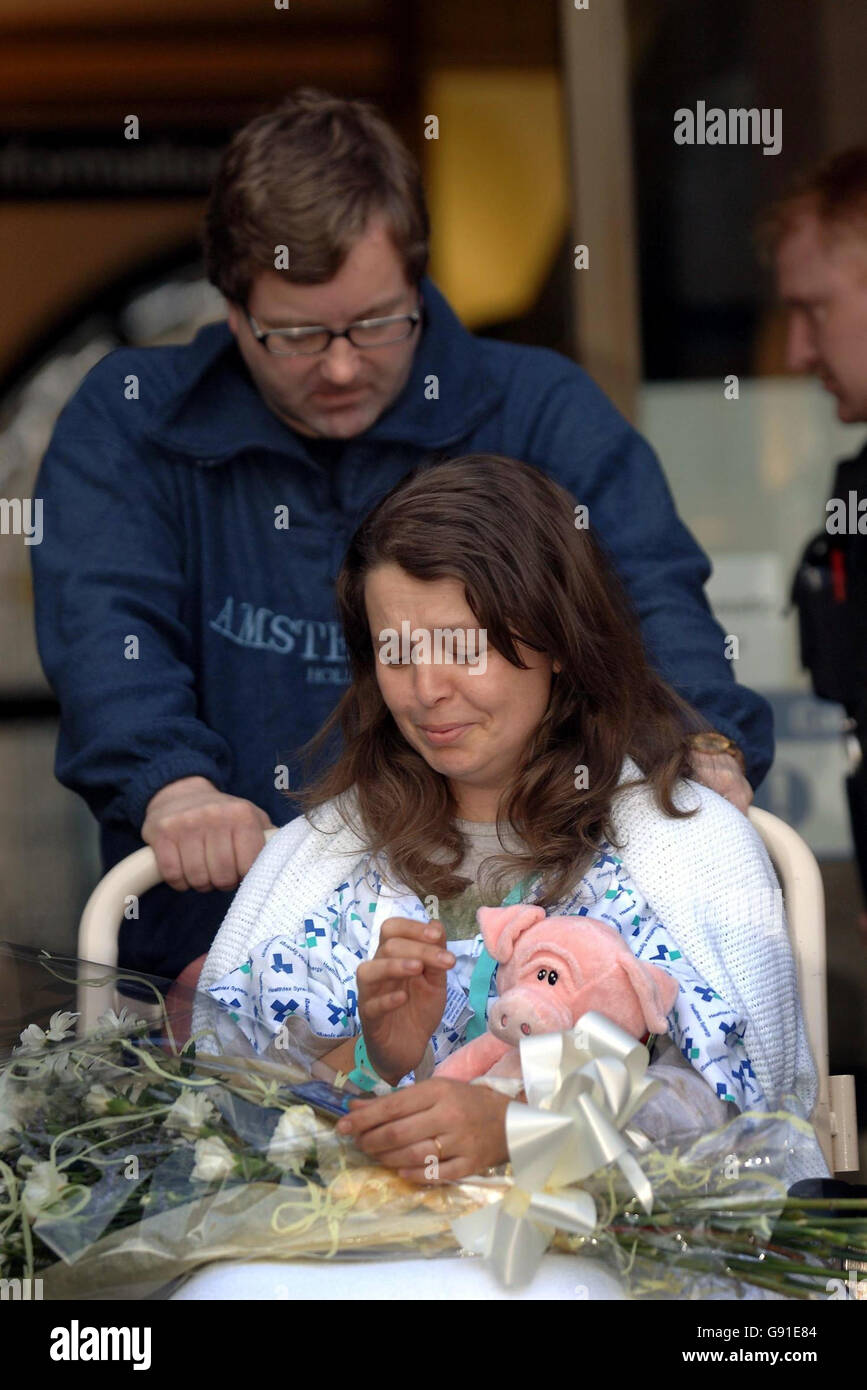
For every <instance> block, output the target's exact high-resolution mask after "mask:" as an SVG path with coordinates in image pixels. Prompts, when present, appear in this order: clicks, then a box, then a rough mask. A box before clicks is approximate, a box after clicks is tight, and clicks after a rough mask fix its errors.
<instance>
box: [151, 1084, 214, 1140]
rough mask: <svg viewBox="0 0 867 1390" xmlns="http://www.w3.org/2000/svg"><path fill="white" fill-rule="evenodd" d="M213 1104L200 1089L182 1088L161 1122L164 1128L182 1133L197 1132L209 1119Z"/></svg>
mask: <svg viewBox="0 0 867 1390" xmlns="http://www.w3.org/2000/svg"><path fill="white" fill-rule="evenodd" d="M213 1114H214V1106H213V1104H212V1103H211V1101H209V1100H208V1098H207V1096H203V1095H202V1094H201V1092H200V1091H189V1090H186V1089H185V1090H183V1091H181V1094H180V1095H179V1096H178V1098H177V1100H176V1101H175V1103H174V1105H173V1106H172V1108H171V1110H170V1111H169V1113H168V1114H167V1115H166V1118H165V1119H164V1120H163V1124H164V1125H165V1127H166V1129H177V1130H180V1132H181V1134H184V1135H187V1136H189V1135H195V1134H198V1133H199V1131H200V1130H201V1129H203V1128H204V1126H205V1125H206V1124H208V1122H209V1121H210V1118H211V1116H212V1115H213Z"/></svg>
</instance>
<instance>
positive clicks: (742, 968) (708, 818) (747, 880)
mask: <svg viewBox="0 0 867 1390" xmlns="http://www.w3.org/2000/svg"><path fill="white" fill-rule="evenodd" d="M640 776H641V774H640V772H639V770H638V768H637V767H636V766H635V764H634V763H632V762H631V761H630V760H629V759H627V760H626V762H625V763H624V768H623V773H622V777H621V781H622V782H623V781H627V780H629V781H631V780H632V779H635V778H638V777H640ZM675 802H676V804H677V806H678V807H679V808H680V809H690V808H692V807H697V808H698V810H697V812H696V814H695V815H693V816H691V817H689V818H688V819H684V820H676V819H673V818H672V817H669V816H665V815H664V814H663V813H662V812H661V811H660V810H659V808H658V806H657V805H656V802H655V799H654V796H653V792H652V789H651V788H650V787H649V786H647V785H646V784H644V783H642V784H640V785H638V786H633V787H629V786H627V787H623V788H622V789H621V790H620V791H619V792H618V793H617V795H616V796H615V798H614V803H613V809H612V816H611V822H612V828H613V831H614V839H615V841H616V842H617V845H618V846H619V849H618V851H617V852H618V853H619V854H620V855H621V857H622V859H623V863H624V866H625V868H626V870H627V872H628V873H629V875H630V876H631V878H632V880H633V882H634V884H635V886H636V888H637V889H638V891H639V892H640V893H641V894H642V895H643V896H644V897H645V899H646V900H647V902H648V903H649V905H650V906H651V907H652V908H653V910H654V911H655V912H656V914H657V915H658V917H659V918H660V920H661V921H662V922H663V923H664V924H665V926H666V927H667V928H668V930H669V931H670V932H671V934H672V936H673V937H674V938H675V940H676V942H677V945H678V948H679V950H681V951H682V952H683V954H684V955H685V956H686V958H687V959H688V960H689V962H690V963H691V964H692V965H693V967H694V968H695V969H696V970H697V971H698V972H699V973H700V974H701V975H703V976H704V978H705V979H706V980H707V981H708V983H709V984H710V985H711V986H712V987H713V988H714V989H715V990H716V991H717V993H718V994H720V995H722V997H723V998H724V999H725V1000H726V1001H727V1002H728V1003H729V1004H731V1005H732V1007H733V1008H734V1009H735V1010H736V1011H740V1012H741V1013H742V1016H743V1017H745V1018H747V1019H748V1020H749V1025H748V1037H747V1046H748V1049H749V1056H750V1059H751V1061H752V1064H753V1067H754V1069H755V1073H756V1077H757V1079H758V1082H759V1084H760V1085H761V1087H762V1089H763V1091H764V1093H765V1096H766V1098H767V1099H768V1101H769V1103H771V1104H774V1103H775V1102H776V1101H777V1099H778V1098H779V1097H781V1096H784V1095H787V1094H794V1095H795V1096H797V1098H798V1100H799V1101H800V1103H801V1105H802V1106H803V1110H804V1113H805V1114H806V1115H809V1114H811V1113H812V1110H813V1106H814V1104H815V1100H816V1091H817V1080H816V1072H815V1067H814V1065H813V1060H812V1057H811V1055H810V1049H809V1045H808V1042H807V1036H806V1032H805V1029H804V1023H803V1018H802V1015H801V1008H800V1001H799V998H798V992H797V975H796V970H795V963H794V958H793V956H792V951H791V947H790V944H789V938H788V933H787V930H786V925H785V917H784V912H783V904H782V893H781V891H780V888H779V885H778V883H777V879H776V876H775V874H774V870H773V867H772V865H771V861H770V859H769V858H768V855H767V852H766V850H765V847H764V845H763V844H762V841H761V839H760V837H759V836H758V834H757V833H756V831H755V830H754V829H753V827H752V826H751V824H750V823H749V821H748V820H747V818H746V817H745V816H744V815H742V814H741V812H740V811H738V810H737V809H736V808H735V807H734V806H732V805H731V804H730V803H729V802H728V801H725V800H724V799H723V798H722V797H721V796H718V795H717V793H716V792H713V791H711V790H710V789H709V788H707V787H704V786H702V785H701V784H699V783H697V782H681V783H679V784H678V788H677V791H676V795H675ZM344 804H345V807H346V809H347V811H348V813H349V815H350V818H352V814H353V812H354V811H355V800H354V797H353V796H352V794H351V793H348V794H347V795H346V798H345V802H344ZM312 819H313V821H315V825H314V824H313V823H311V821H310V820H308V819H307V818H305V817H303V816H299V817H298V818H297V819H295V820H293V821H290V823H289V824H288V825H285V826H284V827H283V828H282V829H281V830H280V831H278V833H277V834H276V835H274V836H272V838H271V839H270V840H269V841H268V843H267V844H266V846H265V848H264V849H263V850H262V853H261V854H260V855H259V856H258V858H257V859H256V861H255V863H254V864H253V865H252V867H251V869H250V871H249V873H248V874H247V875H246V877H245V878H244V881H243V882H242V884H241V886H240V888H239V889H238V892H237V893H236V895H235V898H234V900H233V902H232V905H231V907H230V908H229V911H228V913H227V915H226V917H225V919H224V921H223V923H222V925H221V926H220V929H219V931H218V933H217V936H216V937H215V939H214V942H213V945H212V946H211V949H210V952H209V953H208V957H207V959H206V961H205V964H204V968H203V970H202V974H201V977H200V981H199V989H200V990H206V989H208V988H209V986H211V985H212V984H214V983H215V982H216V981H217V980H219V979H220V978H221V977H222V976H223V975H225V974H226V973H227V972H228V971H230V970H232V969H234V968H235V966H237V965H240V964H241V963H242V962H243V961H245V960H246V959H247V957H248V955H249V954H250V950H251V948H252V947H253V946H254V945H256V944H257V943H258V942H261V941H267V940H268V939H269V938H270V937H273V936H277V935H281V934H286V933H292V932H294V931H295V930H297V929H299V928H301V927H302V926H303V923H304V919H305V918H306V917H309V916H310V915H311V913H312V912H313V911H315V910H318V909H321V908H322V905H323V903H324V902H325V900H326V899H327V898H328V896H329V895H330V894H331V893H332V892H333V890H334V889H335V888H336V887H337V885H338V884H339V883H341V882H342V881H343V880H344V879H345V878H347V877H348V876H349V873H350V871H351V870H352V869H353V867H354V866H355V865H356V864H357V863H358V861H359V860H360V859H361V858H362V856H363V855H364V854H365V853H366V852H367V847H366V845H365V843H364V841H363V839H361V838H359V836H358V835H357V834H356V833H355V831H354V830H353V829H352V828H351V827H350V826H349V825H347V824H346V822H345V820H344V819H343V817H342V816H341V814H340V810H339V805H338V801H337V800H334V801H330V802H327V803H325V805H323V806H321V807H319V808H318V809H317V810H316V811H315V812H314V813H313V818H312ZM407 891H408V890H406V889H401V890H399V891H396V892H395V893H394V896H398V895H399V892H402V893H406V892H407ZM390 896H391V894H390V893H389V892H388V890H386V892H385V893H384V894H383V904H382V906H383V908H384V911H383V912H382V913H381V914H380V913H378V914H377V917H378V918H379V919H380V920H381V917H382V916H387V915H389V913H388V910H387V909H388V899H389V897H390ZM374 949H375V944H374V942H373V941H372V942H371V950H374ZM206 1020H207V1014H206V1012H205V1010H204V1009H203V1007H202V1006H201V1005H200V1006H199V1007H198V1009H197V1010H196V1012H195V1013H194V1031H198V1030H200V1029H203V1030H205V1031H207V1028H208V1025H207V1021H206ZM827 1174H828V1168H827V1165H826V1164H825V1161H824V1158H823V1157H822V1153H821V1150H820V1148H819V1146H818V1143H817V1141H816V1140H815V1139H814V1138H810V1137H808V1136H804V1138H803V1140H802V1141H801V1142H800V1143H799V1145H798V1148H797V1150H796V1152H795V1153H794V1154H793V1155H792V1157H791V1158H790V1161H789V1164H788V1167H787V1170H786V1174H785V1178H786V1182H787V1184H791V1183H793V1182H795V1181H797V1180H798V1179H799V1178H805V1177H825V1176H827Z"/></svg>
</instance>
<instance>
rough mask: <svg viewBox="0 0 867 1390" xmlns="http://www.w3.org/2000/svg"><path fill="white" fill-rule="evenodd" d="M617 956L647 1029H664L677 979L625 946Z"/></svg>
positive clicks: (676, 992) (665, 1031)
mask: <svg viewBox="0 0 867 1390" xmlns="http://www.w3.org/2000/svg"><path fill="white" fill-rule="evenodd" d="M627 952H628V953H627V954H624V955H623V957H622V960H621V964H622V966H623V969H624V970H625V972H626V975H627V977H628V979H629V983H630V984H631V985H632V988H633V989H634V990H635V994H636V996H637V998H638V1003H639V1005H640V1007H641V1012H642V1013H643V1014H644V1023H645V1027H646V1028H647V1030H648V1032H650V1033H667V1032H668V1017H667V1015H668V1014H670V1013H671V1010H672V1008H673V1007H674V1001H675V1000H676V999H677V995H678V989H679V986H678V983H677V980H675V979H674V977H673V976H672V975H669V974H668V972H667V971H665V970H661V969H660V968H659V966H658V965H651V964H650V962H649V961H643V960H638V959H637V957H636V956H634V955H633V954H632V952H631V951H629V950H628V948H627Z"/></svg>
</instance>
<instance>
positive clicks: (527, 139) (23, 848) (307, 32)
mask: <svg viewBox="0 0 867 1390" xmlns="http://www.w3.org/2000/svg"><path fill="white" fill-rule="evenodd" d="M865 71H867V6H865V5H864V3H863V0H727V3H726V4H724V5H723V4H720V3H718V0H604V4H602V3H597V0H592V5H591V8H590V9H589V10H578V9H576V8H575V4H574V3H573V0H474V3H473V5H472V7H468V6H467V4H466V3H465V0H412V2H411V3H407V0H292V3H291V7H289V8H285V9H278V8H277V7H276V5H275V3H274V0H136V4H135V5H134V6H118V5H117V4H116V3H109V0H75V4H74V5H73V4H72V3H70V0H0V199H2V203H0V304H2V313H0V495H2V496H4V497H27V496H32V493H33V478H34V474H35V471H36V468H37V466H38V464H39V461H40V458H41V456H42V453H43V451H44V448H45V446H46V444H47V441H48V438H49V435H50V433H51V429H52V426H53V423H54V420H55V418H56V416H57V413H58V411H59V409H60V408H61V406H62V405H63V404H64V403H65V401H66V400H67V399H68V398H69V396H70V394H71V393H72V392H73V390H74V389H75V387H76V386H77V384H78V383H79V381H80V380H81V378H82V377H83V376H84V374H85V373H86V372H87V370H88V369H89V368H90V366H91V365H92V364H93V363H94V362H96V361H97V360H98V359H99V358H100V357H101V356H102V355H103V354H104V353H106V352H107V351H109V350H110V349H111V348H113V347H115V346H116V345H118V344H123V343H135V344H149V343H164V342H171V341H181V342H183V341H187V340H189V339H190V338H191V337H192V336H193V334H194V333H195V331H196V330H197V328H198V327H199V326H201V324H203V323H205V322H208V321H210V320H213V319H215V318H220V317H222V316H223V306H222V302H221V300H220V298H219V296H218V295H217V294H216V291H214V290H213V289H212V288H211V287H210V286H209V285H208V284H207V283H206V282H205V281H204V279H203V277H202V271H201V264H200V257H199V246H198V232H199V225H200V220H201V215H202V210H203V207H204V200H205V195H206V193H207V190H208V187H209V183H210V179H211V176H212V173H213V170H214V168H215V163H216V159H217V156H218V152H219V150H220V148H221V147H222V145H223V144H224V143H225V142H226V141H227V139H228V137H229V136H230V134H231V133H232V131H233V130H234V129H235V128H236V127H237V126H238V125H240V124H242V123H243V122H244V121H246V120H247V119H249V118H251V117H252V116H254V115H257V114H258V113H259V112H260V111H262V110H264V109H266V108H267V107H269V106H271V105H273V104H274V103H276V102H277V101H279V99H280V98H281V97H282V96H283V95H284V94H285V93H286V92H288V91H289V90H291V89H292V88H293V87H295V86H297V85H299V84H301V83H313V84H315V85H317V86H321V87H325V88H326V89H329V90H331V91H333V92H337V93H340V94H344V95H347V96H358V97H366V98H370V99H373V100H375V101H376V102H378V103H379V104H380V105H381V106H382V108H383V109H384V111H385V112H386V114H387V115H388V117H389V118H390V119H391V120H392V121H393V122H394V123H395V125H396V126H397V127H398V129H399V130H400V131H401V133H402V134H403V136H404V138H405V139H406V140H407V142H408V143H409V145H410V147H411V148H412V149H413V150H414V152H415V153H416V155H417V156H418V157H419V159H420V160H421V162H422V165H423V168H424V171H425V176H426V182H427V188H428V194H429V199H430V207H431V216H432V223H433V243H432V264H431V274H432V275H433V278H434V279H435V280H436V281H437V282H438V284H439V285H440V287H441V288H442V289H443V291H444V292H445V294H446V295H447V296H448V298H449V299H450V300H451V302H452V303H453V305H454V307H455V308H456V310H457V311H458V313H459V314H460V315H461V316H462V318H463V319H464V321H465V322H466V323H467V325H468V326H469V327H471V328H472V329H474V330H476V331H478V332H482V333H487V334H490V335H494V336H498V337H503V338H509V339H513V340H515V341H520V342H527V343H539V344H544V345H546V346H549V347H554V348H556V349H558V350H560V351H562V352H565V353H567V354H569V355H571V356H574V357H576V358H577V359H578V360H579V361H581V362H582V363H583V364H584V365H585V366H586V367H587V368H588V370H589V371H590V372H591V373H592V374H593V375H594V376H595V377H596V379H597V380H598V381H599V382H600V384H601V385H602V386H603V387H604V388H605V389H606V390H607V391H608V392H609V394H610V395H612V397H613V398H614V399H615V401H616V402H617V404H618V405H619V406H620V408H621V410H623V411H624V413H625V414H626V415H627V416H629V418H631V419H632V420H633V422H634V423H635V424H636V425H638V427H639V428H640V429H642V430H643V431H644V432H645V434H646V435H647V436H648V437H649V439H650V440H651V442H652V443H653V444H654V445H655V447H656V448H657V450H658V452H659V455H660V458H661V460H662V464H663V467H664V469H665V471H666V474H667V476H668V479H669V482H670V484H671V487H672V489H673V491H674V495H675V498H676V501H677V504H678V507H679V510H680V512H681V514H682V516H683V517H684V519H685V520H686V522H687V523H688V524H689V526H690V527H691V528H692V530H693V532H694V533H695V534H696V536H697V537H698V539H699V541H700V542H701V543H702V544H703V545H704V546H705V548H706V549H707V550H708V551H709V552H710V554H711V557H712V559H713V561H714V576H713V579H712V581H711V587H710V594H711V598H712V601H713V603H714V607H715V609H716V612H717V614H718V616H719V618H720V620H721V622H722V624H723V626H724V628H725V630H726V632H727V633H731V634H735V635H737V636H738V639H739V644H740V655H739V659H738V661H737V664H736V671H737V674H738V677H739V679H741V680H743V681H744V682H745V683H747V684H750V685H752V686H754V687H755V688H757V689H759V690H761V691H762V692H763V693H765V694H766V695H767V696H768V697H769V698H770V699H771V700H772V702H773V704H774V707H775V712H776V717H777V736H778V753H777V760H776V763H775V766H774V768H773V770H772V772H771V774H770V776H769V777H768V779H767V781H766V783H765V784H764V786H763V787H762V789H761V791H760V794H759V798H758V799H759V803H760V804H762V805H764V806H766V807H767V808H768V809H770V810H773V811H775V812H776V813H777V814H778V815H781V816H782V817H784V819H786V820H787V821H788V822H789V823H790V824H791V825H793V826H795V827H796V829H797V830H798V831H799V832H800V833H801V834H802V835H803V836H804V838H805V839H806V840H807V841H808V843H809V844H810V845H811V846H812V848H813V849H814V851H815V852H816V854H817V855H818V856H819V858H820V860H821V863H822V867H823V874H824V876H825V883H826V890H827V898H828V911H829V989H830V994H831V1002H832V1009H831V1050H832V1071H850V1070H859V1071H861V1072H864V1071H867V950H865V947H864V945H863V944H862V940H861V938H860V937H859V935H858V932H857V929H856V925H855V918H856V913H857V910H858V906H859V904H858V895H857V889H856V882H855V874H854V868H853V865H852V859H851V843H850V838H849V828H848V819H847V814H846V808H845V801H844V792H843V776H844V771H845V765H846V757H845V749H844V740H843V736H842V727H843V715H842V711H841V710H840V709H839V708H838V707H836V706H834V705H831V704H828V703H825V702H820V701H817V700H815V699H813V698H812V696H811V695H810V694H809V687H808V681H807V678H806V676H805V675H804V674H803V673H802V672H801V671H800V669H799V665H798V653H797V637H796V626H795V617H794V615H793V613H792V612H790V611H789V607H788V592H789V587H790V582H791V576H792V572H793V569H794V566H795V562H796V560H797V557H798V555H799V553H800V551H801V549H802V547H803V544H804V543H805V541H806V539H807V538H808V537H809V536H810V535H811V534H812V533H813V532H815V531H817V530H818V529H819V528H820V527H821V526H822V524H823V522H824V501H825V498H826V497H827V495H828V489H829V485H830V481H831V477H832V467H833V463H834V461H835V460H836V459H837V458H839V457H840V456H842V455H844V454H853V453H855V452H856V451H857V450H858V448H859V447H860V446H861V443H862V442H863V430H859V429H858V428H857V427H848V428H846V427H843V426H841V425H838V424H837V423H836V422H835V420H834V415H833V406H832V404H831V402H830V400H829V398H828V397H827V396H826V395H825V394H824V393H823V392H822V391H821V390H820V388H819V387H818V386H817V385H816V384H815V383H813V382H811V381H802V380H794V379H792V378H789V377H787V376H786V375H785V370H784V364H783V356H782V344H783V339H782V322H781V318H780V315H779V314H778V312H777V311H776V309H775V307H774V304H773V299H772V286H771V284H770V282H769V280H768V278H767V274H766V272H764V271H763V270H762V268H761V267H760V265H759V264H758V261H757V257H756V253H755V247H754V242H753V227H754V223H755V218H756V214H757V212H758V210H759V208H760V206H761V205H762V204H763V203H765V202H766V201H768V200H769V199H772V198H773V197H775V196H776V195H777V194H779V193H780V192H781V191H782V190H783V189H784V187H785V186H786V185H787V184H788V182H789V181H790V180H791V178H792V176H793V174H794V173H795V172H796V171H798V170H799V169H801V168H803V167H805V166H810V165H812V164H814V163H815V162H817V161H818V160H819V159H821V158H823V157H824V156H826V155H828V154H830V153H831V152H833V151H835V150H838V149H840V148H843V147H844V146H846V145H849V144H853V143H856V142H860V141H863V140H864V138H865V128H864V121H863V111H864V104H863V98H862V87H863V81H864V77H863V74H864V72H865ZM699 99H701V100H704V101H706V102H707V104H708V106H711V105H721V106H725V107H728V106H729V105H734V106H758V107H771V108H775V107H780V108H782V112H783V140H782V149H781V152H780V153H779V154H778V155H775V156H772V157H769V156H766V155H763V154H762V149H761V147H756V146H728V147H712V148H709V147H706V146H705V147H702V146H693V147H683V146H676V145H675V144H674V141H673V113H674V111H675V110H676V109H677V108H678V107H682V106H683V107H692V108H694V107H695V104H696V102H697V101H698V100H699ZM430 114H435V115H436V116H437V117H438V120H439V138H438V139H436V140H429V139H425V137H424V129H425V117H426V116H427V115H430ZM130 115H134V116H136V117H137V118H138V122H139V138H138V140H135V141H131V140H127V139H125V138H124V126H125V121H126V118H127V117H128V116H130ZM577 244H586V245H587V246H589V248H590V257H591V261H590V265H591V268H590V270H586V271H579V270H576V269H575V268H574V261H573V248H574V246H575V245H577ZM731 375H736V376H737V377H738V386H739V394H738V399H737V400H727V399H726V397H725V395H724V381H725V378H726V377H729V376H731ZM625 500H626V504H627V505H628V499H625ZM28 558H29V557H28V555H27V552H26V548H25V546H24V544H23V539H22V538H21V537H20V536H12V535H10V536H0V921H2V928H0V936H2V937H5V938H7V939H9V940H14V941H20V942H28V943H31V944H34V943H35V944H39V945H44V946H46V947H48V948H51V949H57V950H67V951H72V950H73V948H74V940H75V927H76V923H77V919H78V915H79V912H80V910H81V907H82V905H83V903H84V901H85V899H86V897H87V894H88V893H89V891H90V889H91V888H92V886H93V884H94V883H95V881H96V879H97V877H98V874H99V867H98V859H97V852H96V833H95V827H94V824H93V822H92V820H91V817H90V814H89V812H88V811H87V810H86V808H85V807H84V804H83V803H81V802H79V801H78V799H77V798H76V797H75V796H73V795H72V794H71V793H68V792H66V791H65V790H64V789H63V788H61V787H60V786H59V785H58V784H57V782H56V781H55V780H54V776H53V755H54V744H55V738H56V725H57V708H56V704H55V702H54V699H53V697H52V695H51V692H50V690H49V689H48V687H47V685H46V683H45V681H44V678H43V676H42V673H41V670H40V666H39V661H38V657H37V655H36V650H35V643H34V638H33V626H32V596H31V589H30V580H29V565H28ZM860 1111H861V1116H862V1120H863V1119H864V1117H865V1114H867V1096H865V1094H864V1090H863V1087H862V1091H861V1096H860ZM862 1180H863V1178H862Z"/></svg>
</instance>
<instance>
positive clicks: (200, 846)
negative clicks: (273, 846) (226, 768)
mask: <svg viewBox="0 0 867 1390" xmlns="http://www.w3.org/2000/svg"><path fill="white" fill-rule="evenodd" d="M270 825H271V821H270V820H269V818H268V816H267V815H266V814H265V812H264V811H262V810H260V809H259V807H258V806H254V805H253V803H252V801H245V800H244V799H243V797H240V796H229V795H227V793H226V792H220V791H217V788H216V787H215V786H214V784H213V782H209V781H208V779H207V777H182V778H181V779H180V780H179V781H177V782H169V783H168V784H167V785H166V786H165V787H161V788H160V790H159V791H158V792H157V794H156V796H152V797H151V799H150V801H149V802H148V808H147V812H146V815H145V821H144V825H143V826H142V829H141V836H142V839H143V840H144V841H145V843H146V844H148V845H150V846H151V848H152V849H153V851H154V854H155V855H156V857H157V864H158V865H159V869H160V873H161V874H162V876H163V879H164V880H165V882H166V883H167V884H168V885H169V886H170V887H171V888H176V889H177V891H178V892H179V893H181V892H183V891H184V890H185V889H187V888H195V889H196V891H197V892H199V893H207V892H208V891H209V890H210V889H212V888H222V889H229V888H235V887H237V885H238V884H239V883H240V881H241V879H242V878H243V877H244V874H245V873H246V872H247V870H248V869H249V867H250V865H251V864H252V863H253V860H254V859H255V858H256V856H257V854H258V853H259V851H260V850H261V848H262V846H263V844H264V842H265V837H264V833H263V832H264V831H265V830H267V829H268V828H269V827H270Z"/></svg>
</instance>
